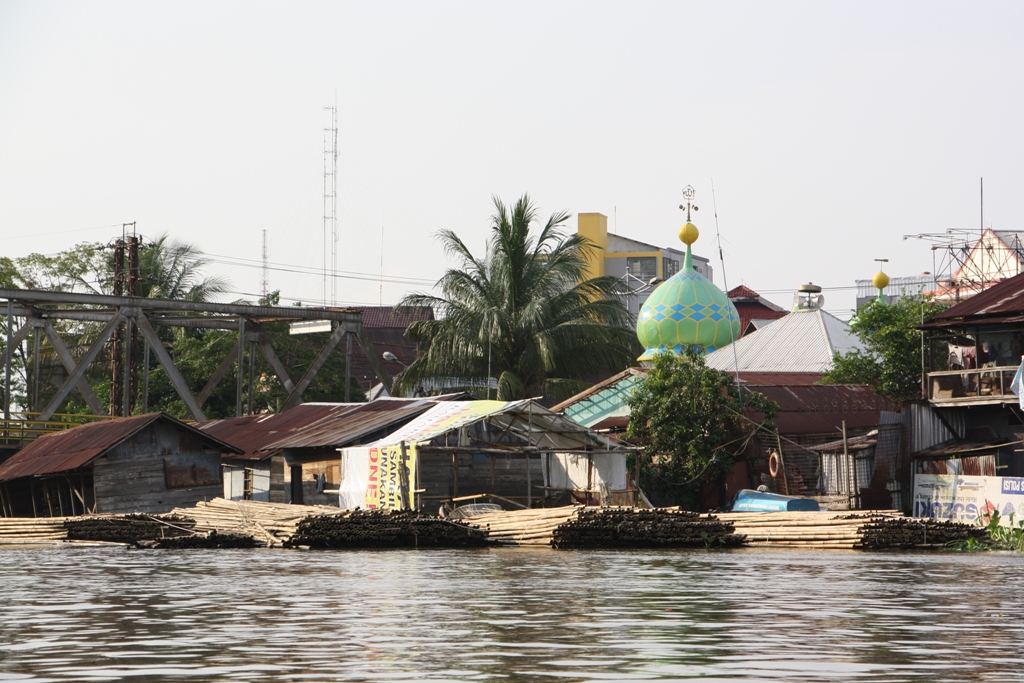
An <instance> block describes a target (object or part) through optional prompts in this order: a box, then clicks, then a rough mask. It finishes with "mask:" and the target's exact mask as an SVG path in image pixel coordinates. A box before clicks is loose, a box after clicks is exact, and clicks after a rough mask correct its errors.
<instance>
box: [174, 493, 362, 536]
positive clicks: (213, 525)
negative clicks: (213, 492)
mask: <svg viewBox="0 0 1024 683" xmlns="http://www.w3.org/2000/svg"><path fill="white" fill-rule="evenodd" d="M171 514H174V515H181V516H183V517H189V518H191V519H194V520H195V521H196V525H195V530H196V531H201V532H209V531H216V532H217V533H221V534H236V535H242V536H255V537H256V538H257V539H259V540H260V541H263V542H264V543H266V544H267V545H268V546H270V547H280V546H283V545H284V544H285V543H286V542H287V541H288V540H289V539H290V538H291V537H292V536H293V535H294V534H295V531H296V529H297V528H298V526H299V522H300V521H301V520H303V519H305V518H306V517H310V516H314V515H344V514H346V511H345V510H341V509H339V508H336V507H332V506H328V505H291V504H288V503H262V502H257V501H253V500H225V499H224V498H214V499H213V500H211V501H207V502H200V503H197V504H196V506H195V507H190V508H175V509H174V510H172V511H171Z"/></svg>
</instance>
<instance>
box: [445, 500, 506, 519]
mask: <svg viewBox="0 0 1024 683" xmlns="http://www.w3.org/2000/svg"><path fill="white" fill-rule="evenodd" d="M504 511H505V509H504V508H503V507H501V506H500V505H495V504H494V503H473V504H471V505H461V506H459V507H457V508H455V509H454V510H452V511H451V512H449V513H448V519H472V518H473V517H479V516H480V515H488V514H491V513H494V512H504Z"/></svg>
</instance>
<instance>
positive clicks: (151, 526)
mask: <svg viewBox="0 0 1024 683" xmlns="http://www.w3.org/2000/svg"><path fill="white" fill-rule="evenodd" d="M195 524H196V523H195V520H193V519H188V518H187V517H181V516H178V515H145V514H130V515H123V516H117V517H108V516H105V515H104V516H100V515H97V516H89V517H74V518H71V519H67V520H65V521H64V528H65V529H66V530H67V538H68V540H69V541H105V542H107V543H137V542H139V541H148V540H153V539H161V538H172V537H178V536H193V535H195V534H194V532H193V530H192V528H193V527H194V526H195Z"/></svg>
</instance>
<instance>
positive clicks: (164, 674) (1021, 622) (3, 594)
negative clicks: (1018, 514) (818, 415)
mask: <svg viewBox="0 0 1024 683" xmlns="http://www.w3.org/2000/svg"><path fill="white" fill-rule="evenodd" d="M693 678H700V679H702V680H704V681H792V680H800V681H1021V680H1024V557H1022V556H1019V555H1007V554H977V555H966V554H964V555H961V554H945V553H943V554H930V553H914V554H902V553H901V554H889V553H858V552H838V551H837V552H802V551H765V550H734V551H672V552H668V551H664V552H647V551H643V552H557V551H551V550H546V549H543V550H518V549H505V550H480V551H464V550H463V551H386V552H379V551H377V552H371V551H367V552H361V551H359V552H357V551H348V552H301V551H281V550H255V551H238V550H235V551H225V550H220V551H215V550H211V551H194V550H193V551H139V550H134V551H133V550H121V549H110V548H81V547H79V548H74V547H56V548H54V547H51V548H36V549H22V550H10V549H8V550H0V681H34V682H41V681H133V682H134V681H184V680H188V681H390V680H430V681H607V680H614V681H650V680H665V681H668V680H689V679H693Z"/></svg>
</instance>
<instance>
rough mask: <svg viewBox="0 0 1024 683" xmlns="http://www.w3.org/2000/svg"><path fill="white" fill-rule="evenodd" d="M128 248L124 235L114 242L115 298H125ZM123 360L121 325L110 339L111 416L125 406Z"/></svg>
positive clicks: (109, 408)
mask: <svg viewBox="0 0 1024 683" xmlns="http://www.w3.org/2000/svg"><path fill="white" fill-rule="evenodd" d="M127 226H128V224H127V223H126V224H124V225H123V226H122V230H123V229H124V228H126V227H127ZM126 246H127V245H126V243H125V240H124V237H123V233H122V237H121V239H117V240H114V287H113V289H114V291H113V294H114V296H124V285H125V280H126V279H127V278H126V274H125V272H124V266H125V263H124V261H125V258H124V257H125V247H126ZM123 359H124V330H123V328H122V326H121V325H118V326H117V328H116V329H114V333H113V334H112V335H111V337H110V405H109V407H108V412H109V413H110V414H111V415H117V414H118V413H119V412H121V407H122V406H123V405H124V379H123V378H124V362H123Z"/></svg>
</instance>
